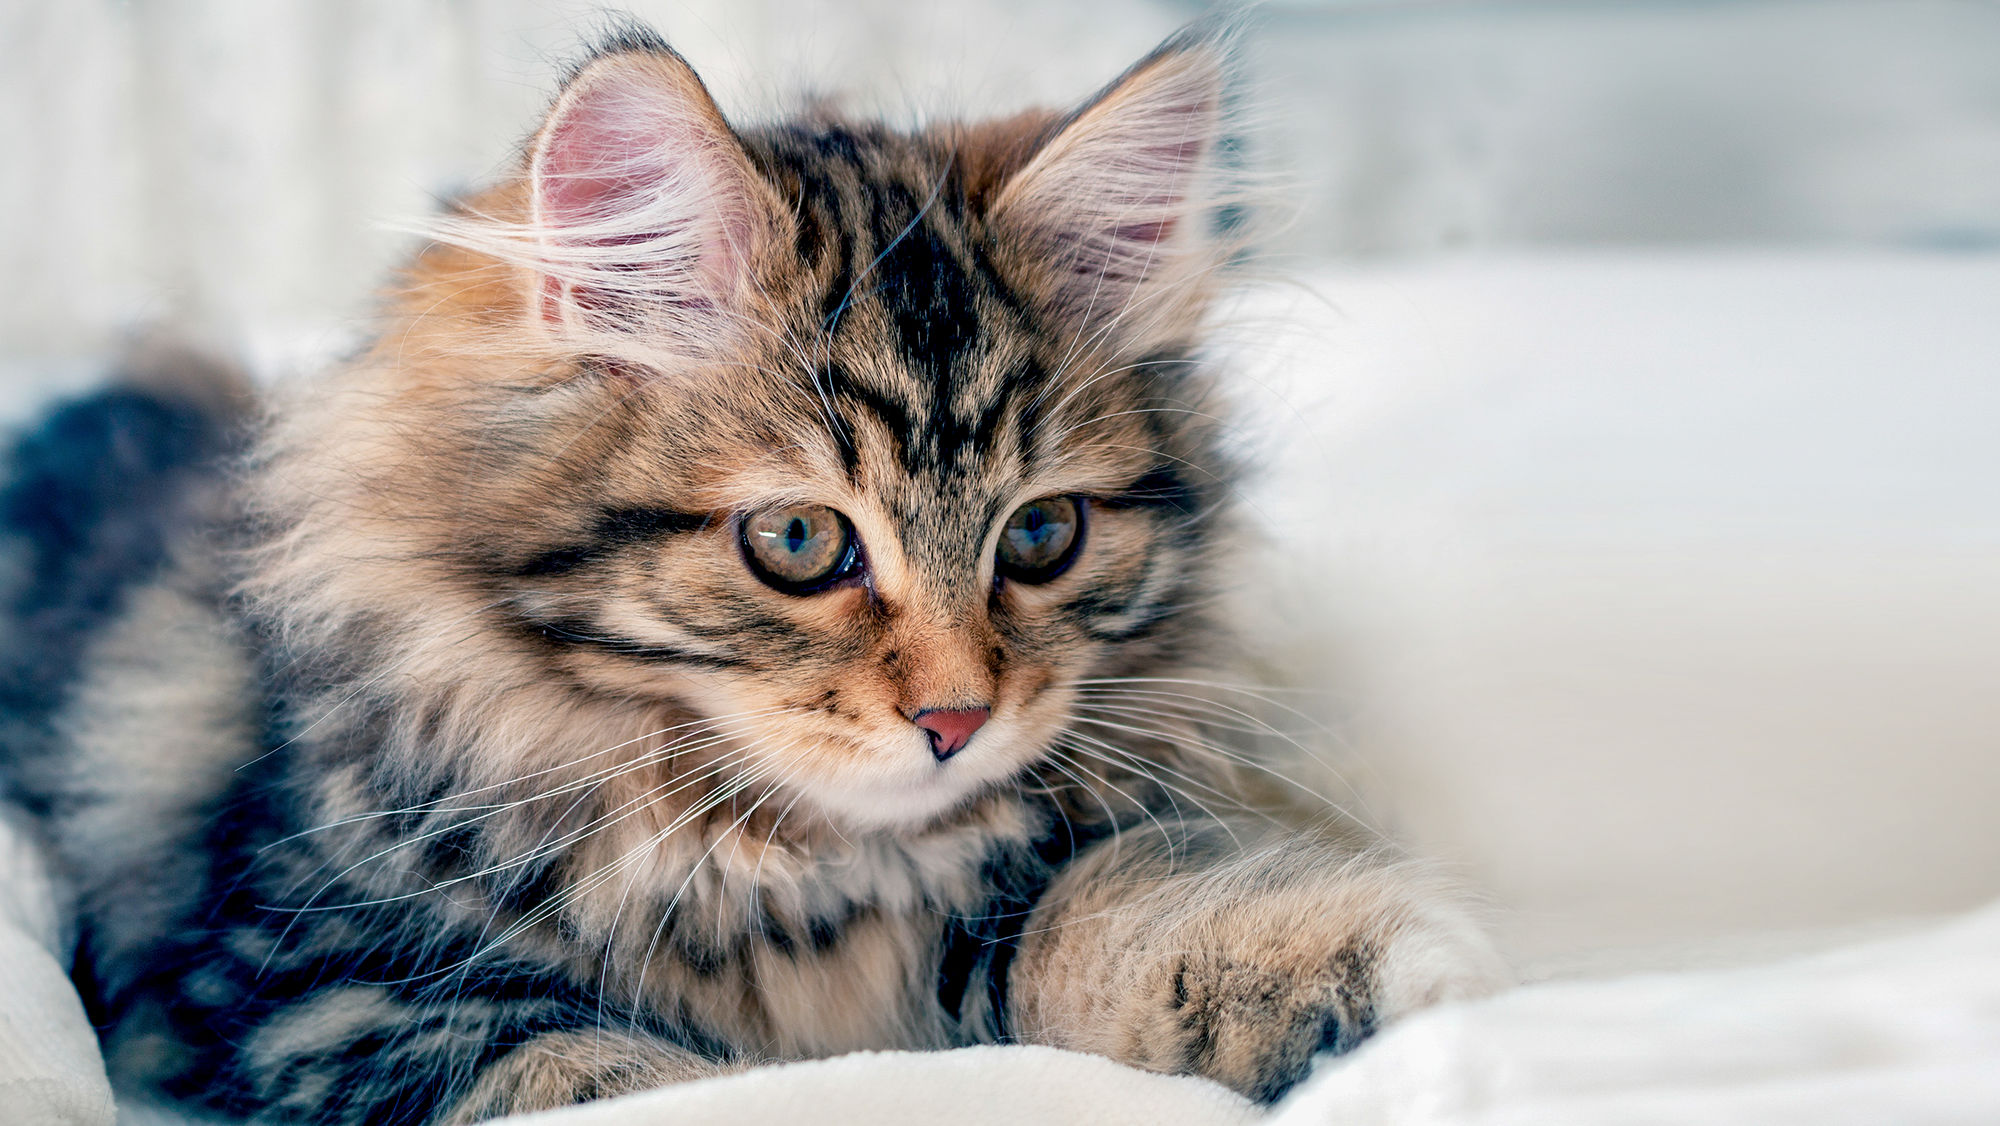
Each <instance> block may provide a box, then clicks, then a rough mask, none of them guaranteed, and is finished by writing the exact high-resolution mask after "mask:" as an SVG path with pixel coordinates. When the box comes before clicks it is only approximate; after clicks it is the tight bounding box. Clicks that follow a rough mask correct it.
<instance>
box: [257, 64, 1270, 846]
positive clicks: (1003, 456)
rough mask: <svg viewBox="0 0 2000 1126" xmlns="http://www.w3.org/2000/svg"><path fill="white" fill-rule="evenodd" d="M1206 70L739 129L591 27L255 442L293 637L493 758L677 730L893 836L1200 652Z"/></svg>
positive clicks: (1210, 163) (1205, 486) (1222, 487)
mask: <svg viewBox="0 0 2000 1126" xmlns="http://www.w3.org/2000/svg"><path fill="white" fill-rule="evenodd" d="M1225 56H1226V51H1225V48H1224V46H1223V44H1222V42H1221V41H1220V39H1219V38H1218V37H1217V36H1215V35H1213V34H1210V33H1206V32H1194V33H1187V34H1184V35H1182V36H1180V37H1177V38H1175V39H1173V40H1170V41H1169V42H1168V43H1166V44H1165V45H1163V46H1162V47H1161V48H1160V49H1159V50H1157V51H1156V52H1154V53H1153V54H1152V55H1150V56H1148V57H1147V58H1146V59H1144V60H1142V61H1141V62H1139V63H1138V64H1137V65H1135V66H1134V67H1133V68H1131V69H1130V70H1129V71H1128V72H1127V73H1125V74H1124V75H1123V76H1121V77H1119V78H1118V79H1117V80H1115V81H1114V82H1112V83H1111V84H1110V85H1109V86H1107V87H1105V88H1104V89H1103V90H1102V91H1101V92H1099V93H1098V94H1097V95H1095V96H1094V97H1092V98H1090V99H1088V100H1087V101H1086V102H1084V103H1083V104H1082V105H1081V106H1079V107H1077V108H1075V109H1073V110H1071V111H1068V112H1065V113H1028V114H1023V115H1021V116H1018V117H1015V118H1011V119H1007V120H1002V121H995V122H986V123H977V124H945V125H938V126H933V127H928V128H924V129H919V130H915V131H910V132H903V131H896V130H892V129H889V128H887V127H884V126H881V125H878V124H872V123H857V122H849V121H842V120H839V119H836V118H833V117H828V116H821V115H811V116H807V117H803V118H799V119H795V120H789V121H783V122H779V123H777V124H774V125H769V126H764V127H759V128H746V129H739V128H736V127H734V126H732V125H731V124H730V123H729V122H728V121H727V120H725V118H724V117H723V115H722V113H721V112H720V111H719V110H718V109H717V107H716V105H715V103H714V102H713V101H712V100H711V99H710V97H709V95H708V93H707V92H706V90H705V89H704V88H703V85H702V83H701V81H700V79H699V78H698V77H697V76H696V75H695V73H694V71H693V70H692V69H690V68H689V66H688V65H687V63H686V62H685V61H684V60H682V59H681V58H680V56H678V55H677V54H675V53H674V52H673V51H672V50H671V49H669V48H668V47H667V46H666V45H665V44H664V43H661V42H659V41H658V40H657V39H655V38H653V37H651V36H650V35H647V34H644V33H639V32H628V33H625V34H622V35H620V36H618V37H616V38H615V39H614V40H613V41H611V42H610V43H608V44H607V45H606V46H605V47H604V48H603V49H601V50H600V51H599V52H597V53H596V54H595V55H594V56H593V57H592V58H590V59H589V60H588V61H587V62H585V63H584V64H583V65H582V66H581V67H579V68H578V69H577V70H576V71H575V72H574V74H573V75H572V76H571V77H570V78H569V80H568V81H567V82H566V84H565V85H564V87H563V89H562V91H561V93H560V95H559V96H558V97H557V99H556V101H555V103H554V105H553V107H552V108H551V110H550V111H549V114H548V116H547V118H546V120H544V121H543V122H542V123H541V125H540V127H539V128H538V129H537V131H536V132H535V134H534V136H533V138H532V140H531V142H530V144H529V145H528V147H527V151H526V154H525V157H524V161H523V165H522V168H521V171H520V174H519V175H518V176H517V177H516V178H514V179H512V180H511V181H509V182H508V183H506V184H503V185H501V186H499V187H497V188H495V189H493V190H492V191H489V192H487V193H485V194H483V195H480V196H477V197H474V198H472V199H470V200H468V201H466V202H465V203H464V204H463V205H461V206H460V207H458V208H457V209H456V210H454V211H453V212H452V213H451V214H449V215H446V216H444V217H442V218H441V219H440V220H439V221H438V223H437V224H436V225H435V227H434V229H433V232H432V233H433V237H434V239H435V241H434V243H433V245H432V246H431V247H430V248H429V249H427V250H426V251H425V252H423V253H422V254H421V255H420V256H419V257H418V258H417V260H416V262H415V264H414V265H413V266H412V267H411V269H410V270H409V272H408V274H407V275H406V278H405V283H406V284H405V285H404V287H403V289H402V290H401V291H400V292H399V293H398V294H396V295H395V298H394V309H395V311H396V319H395V322H394V327H393V328H392V330H391V331H389V332H387V333H385V334H384V336H383V338H382V340H381V341H380V342H379V343H378V344H377V345H376V346H375V348H374V349H373V351H372V352H371V353H370V354H369V356H368V357H366V358H365V359H364V360H363V361H362V362H360V363H359V364H357V365H356V368H355V370H354V371H353V372H352V373H350V375H349V376H348V377H346V378H345V380H344V381H342V382H339V383H337V384H336V385H335V391H334V393H333V394H332V395H331V396H330V397H327V398H324V399H320V400H317V401H316V404H317V405H315V406H313V407H311V408H310V409H302V410H298V411H294V412H292V413H291V415H290V416H289V418H288V419H287V420H286V421H285V422H284V423H283V424H282V425H281V426H280V428H279V433H278V435H277V437H276V438H275V439H274V444H273V449H274V450H276V451H278V452H276V453H274V454H272V455H270V458H269V460H270V461H271V465H270V467H269V469H268V471H267V473H266V474H265V479H266V481H267V483H268V488H267V495H266V498H265V512H266V518H267V519H268V520H269V521H270V522H271V523H272V524H273V525H274V526H275V527H276V530H275V531H274V533H273V535H272V536H271V539H270V541H269V542H270V544H271V546H270V548H269V549H268V550H267V554H266V558H265V560H264V567H265V573H266V574H267V575H272V576H289V578H284V577H279V578H273V579H270V580H268V586H267V589H268V590H274V591H282V592H283V594H284V598H286V599H289V601H286V602H283V603H282V606H281V608H280V611H279V613H278V616H279V617H281V618H283V619H284V620H285V622H286V623H287V624H288V627H289V628H291V629H292V630H293V632H294V633H295V634H297V635H299V636H305V635H312V636H317V637H322V638H326V637H333V636H335V635H336V634H338V633H339V631H341V630H346V631H348V634H349V635H351V636H352V637H353V638H360V639H365V640H363V641H358V642H357V641H343V642H340V644H341V645H346V646H348V647H349V648H350V649H352V648H355V647H356V646H357V645H365V646H372V647H374V649H375V650H376V651H377V652H380V653H393V654H395V657H394V662H393V669H391V668H389V667H388V666H389V663H390V662H388V660H387V659H386V658H377V659H375V660H374V661H373V662H372V663H371V662H366V661H357V662H354V665H355V667H357V668H360V667H363V666H365V667H366V668H368V669H374V670H377V671H379V672H380V677H381V679H379V680H378V681H371V682H370V683H371V684H400V685H402V687H401V688H399V689H397V690H396V692H404V693H416V694H418V695H422V696H423V697H424V698H426V699H429V700H431V701H432V703H431V704H430V705H429V706H428V710H427V711H426V716H427V718H425V719H423V720H422V721H421V722H419V721H417V720H414V719H411V720H407V721H406V722H405V723H404V728H406V729H407V732H415V731H417V730H418V728H422V730H423V731H424V732H426V733H427V734H426V736H425V737H426V738H428V739H429V740H430V741H432V742H433V743H435V742H436V741H438V740H439V739H446V738H447V734H441V733H450V732H453V731H456V732H458V734H457V735H456V736H452V738H456V739H457V740H458V741H459V742H460V743H462V744H465V745H468V746H470V745H473V744H477V745H479V746H482V747H486V748H489V750H488V751H486V752H485V753H488V754H494V755H501V756H502V757H505V755H507V754H512V755H513V756H514V761H509V762H507V763H506V764H505V765H504V766H494V767H493V768H492V770H493V773H494V774H495V775H496V776H497V775H502V774H506V773H508V772H510V771H511V772H513V773H516V774H518V773H520V772H521V771H522V770H524V769H526V768H527V767H529V766H532V765H534V763H532V762H523V761H519V760H521V759H532V758H533V757H534V756H537V755H540V756H542V757H543V758H544V759H545V760H547V761H551V762H553V761H556V760H557V759H559V758H561V756H562V755H564V754H570V753H572V752H573V750H574V748H573V747H572V748H571V749H570V750H569V751H561V752H559V751H556V750H550V749H546V748H543V747H542V746H541V743H545V742H547V741H548V740H550V739H552V738H557V737H558V735H560V734H562V733H563V732H567V733H568V734H569V735H571V736H573V739H574V741H575V742H576V743H577V744H578V745H584V744H588V745H592V746H596V745H600V744H601V745H604V746H612V745H615V744H617V743H618V741H619V740H621V739H627V740H633V741H634V742H633V743H632V744H631V745H633V746H640V745H649V744H645V743H644V741H645V740H655V741H656V742H657V741H659V740H660V739H661V738H662V737H661V736H660V731H661V730H665V729H667V728H669V727H671V726H673V724H672V723H670V721H674V720H675V719H676V717H680V716H687V717H688V718H687V724H692V725H693V726H692V727H688V728H687V729H688V730H690V731H698V732H700V733H701V740H695V741H694V744H698V745H699V746H700V747H701V748H702V755H703V756H704V757H702V758H701V761H702V762H704V763H707V764H711V766H712V769H713V771H714V772H715V776H717V777H729V778H736V779H748V780H751V781H754V783H755V784H756V785H758V786H761V787H766V788H774V789H775V790H776V791H778V792H783V793H788V794H791V795H792V796H793V798H792V799H791V800H798V801H802V802H804V803H805V804H806V805H807V806H809V807H811V808H814V809H817V810H819V811H821V812H823V813H824V814H826V815H827V816H828V817H830V818H832V819H833V820H835V821H836V822H838V823H841V824H847V825H855V826H908V825H917V824H923V823H926V822H929V821H933V820H935V819H936V818H938V817H940V816H943V815H945V814H947V813H948V812H949V811H950V810H952V809H954V808H958V807H961V806H963V805H964V804H965V803H966V802H968V801H969V800H970V799H971V798H973V797H974V796H975V795H977V794H979V793H982V792H985V791H988V790H990V789H992V788H993V787H995V786H998V785H1002V784H1004V783H1005V782H1006V781H1007V780H1009V779H1011V778H1016V777H1019V776H1020V775H1022V773H1023V772H1024V770H1027V769H1029V768H1032V767H1034V766H1036V765H1037V764H1040V763H1044V762H1046V761H1047V760H1048V758H1049V756H1050V755H1051V754H1052V753H1056V751H1055V750H1054V748H1057V747H1058V746H1059V743H1060V741H1061V740H1062V739H1063V738H1064V737H1065V732H1066V731H1069V730H1070V726H1071V722H1072V719H1073V712H1074V706H1075V703H1076V698H1077V692H1078V689H1079V685H1080V684H1081V683H1082V682H1085V681H1088V680H1091V679H1095V678H1105V677H1120V676H1141V675H1149V674H1150V675H1159V674H1161V673H1162V672H1163V671H1164V670H1169V669H1172V668H1176V667H1179V666H1181V665H1182V664H1184V663H1186V662H1189V661H1199V660H1200V659H1201V658H1202V657H1203V656H1205V655H1207V654H1206V648H1205V647H1207V646H1210V645H1212V641H1210V640H1209V635H1208V634H1207V633H1206V632H1205V630H1206V626H1205V624H1204V622H1203V618H1202V614H1201V604H1202V603H1203V601H1204V600H1205V599H1206V598H1207V597H1208V595H1209V594H1210V593H1211V589H1212V586H1211V584H1212V577H1211V576H1210V574H1209V572H1208V567H1209V563H1208V559H1209V556H1210V554H1211V551H1212V547H1213V545H1214V541H1215V540H1216V539H1217V537H1218V526H1219V524H1218V522H1219V519H1220V515H1221V511H1222V509H1223V507H1224V501H1225V498H1226V493H1227V491H1228V483H1227V481H1226V475H1227V466H1226V465H1225V464H1224V460H1223V459H1222V458H1221V456H1220V455H1219V454H1218V451H1217V438H1216V434H1215V431H1214V425H1213V413H1212V412H1213V411H1214V409H1215V408H1214V405H1213V403H1212V401H1211V393H1210V388H1209V385H1208V382H1207V380H1206V377H1205V374H1204V371H1203V368H1202V366H1201V365H1200V363H1199V362H1198V361H1197V358H1196V350H1197V348H1198V346H1199V343H1200V340H1201V335H1202V329H1203V324H1204V321H1205V318H1206V316H1207V312H1208V306H1209V303H1210V300H1211V297H1212V294H1213V291H1214V289H1215V285H1216V278H1217V274H1218V271H1219V270H1220V269H1221V268H1222V267H1223V266H1224V265H1225V264H1226V262H1227V260H1228V258H1229V256H1230V255H1231V253H1232V252H1233V251H1234V249H1235V247H1234V245H1233V243H1234V240H1233V238H1232V237H1231V233H1230V231H1229V230H1228V229H1227V228H1226V226H1225V225H1224V224H1221V223H1219V222H1218V218H1217V217H1218V215H1219V214H1221V213H1222V209H1223V206H1224V204H1226V203H1227V202H1228V201H1229V199H1230V196H1231V186H1230V176H1231V171H1230V169H1229V168H1228V167H1227V166H1226V161H1225V159H1224V157H1225V153H1224V130H1225V118H1224V106H1223V102H1224V96H1225V61H1226V58H1225ZM328 553H332V554H333V555H334V556H336V558H328V557H327V555H328ZM308 587H310V593H308V592H307V588H308ZM273 604H274V605H275V604H278V603H277V601H275V600H274V601H273ZM313 631H318V632H317V633H314V632H313ZM343 636H345V635H343ZM355 675H356V674H354V673H352V672H351V671H350V672H346V673H341V674H338V675H333V676H330V677H329V679H328V684H329V685H330V687H329V689H328V690H329V691H330V692H340V691H346V690H347V687H348V686H350V685H351V682H352V681H353V680H354V676H355ZM370 675H374V674H373V673H370ZM343 676H344V677H346V679H345V680H343V679H342V677H343ZM369 693H370V694H371V695H375V696H380V697H382V698H384V699H389V698H391V697H393V696H394V695H395V692H391V691H390V690H388V689H386V688H382V687H371V688H370V689H369ZM531 712H533V713H534V714H537V715H540V716H542V717H544V720H546V719H547V717H551V716H553V717H558V718H557V720H556V721H555V722H556V725H557V726H556V728H555V729H552V728H551V727H550V726H549V723H548V722H538V721H536V720H533V719H531V718H529V713H531ZM627 715H629V716H630V717H632V718H631V721H630V722H629V723H625V722H624V721H622V720H619V719H617V718H616V717H619V716H627ZM565 725H566V726H565ZM683 726H686V725H685V724H684V725H683ZM521 732H526V733H527V734H518V733H521ZM510 740H511V742H510ZM702 740H705V742H704V741H702ZM421 741H422V740H420V739H419V738H418V737H417V735H415V734H409V738H408V742H409V743H410V745H411V748H412V749H411V750H410V751H409V754H410V755H412V756H414V757H416V758H421V757H422V754H423V753H424V752H422V751H421V750H419V749H415V748H417V747H418V745H419V743H421ZM694 744H690V750H689V752H688V753H690V754H692V746H693V745H694ZM508 746H512V747H514V748H515V750H514V751H512V752H503V751H497V750H491V749H490V748H495V747H508ZM599 753H602V752H599Z"/></svg>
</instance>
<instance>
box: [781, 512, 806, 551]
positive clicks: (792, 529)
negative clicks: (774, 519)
mask: <svg viewBox="0 0 2000 1126" xmlns="http://www.w3.org/2000/svg"><path fill="white" fill-rule="evenodd" d="M809 538H811V537H809V536H807V535H806V522H805V521H804V520H801V519H799V518H798V517H796V516H794V517H792V522H791V523H790V524H787V525H785V546H786V547H787V548H789V549H790V550H791V552H792V553H793V554H794V555H796V554H798V552H799V549H800V548H803V547H804V546H805V545H806V540H807V539H809Z"/></svg>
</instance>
